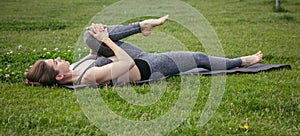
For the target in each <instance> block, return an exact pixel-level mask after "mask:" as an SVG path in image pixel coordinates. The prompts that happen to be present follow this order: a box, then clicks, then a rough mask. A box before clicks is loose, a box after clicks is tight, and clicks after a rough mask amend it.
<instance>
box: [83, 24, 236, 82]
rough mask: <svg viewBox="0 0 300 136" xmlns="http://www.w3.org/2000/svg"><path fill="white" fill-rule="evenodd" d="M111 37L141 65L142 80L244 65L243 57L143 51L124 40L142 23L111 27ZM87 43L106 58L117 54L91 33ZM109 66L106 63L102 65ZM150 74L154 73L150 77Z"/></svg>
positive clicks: (136, 30)
mask: <svg viewBox="0 0 300 136" xmlns="http://www.w3.org/2000/svg"><path fill="white" fill-rule="evenodd" d="M108 32H109V37H110V38H111V39H112V40H113V41H114V42H115V43H116V44H117V45H118V46H120V47H121V48H122V49H123V50H124V51H125V52H127V54H128V55H129V56H130V57H132V58H133V60H134V61H135V62H137V66H138V68H139V70H140V72H141V77H142V80H147V79H158V78H162V77H165V76H172V75H175V74H178V73H180V72H185V71H188V70H191V69H193V68H205V69H208V70H222V69H231V68H234V67H239V66H241V64H242V60H241V59H240V58H235V59H228V58H221V57H213V56H208V55H206V54H203V53H201V52H167V53H158V54H153V53H147V52H144V51H143V50H141V49H140V48H138V47H136V46H134V45H132V44H130V43H127V42H124V41H120V40H121V39H122V38H125V37H127V36H130V35H133V34H136V33H139V32H140V25H139V23H133V24H129V25H119V26H111V27H108ZM84 41H85V42H86V44H87V45H88V46H89V47H90V48H91V49H92V50H93V51H95V52H98V55H101V56H104V57H110V56H113V55H114V53H113V52H112V50H111V49H109V48H108V47H107V46H106V45H105V44H104V43H102V42H100V41H98V40H96V39H95V38H94V37H93V36H91V35H90V34H89V32H88V31H86V32H85V34H84ZM101 63H103V64H105V62H101ZM149 72H150V74H149Z"/></svg>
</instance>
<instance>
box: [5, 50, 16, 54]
mask: <svg viewBox="0 0 300 136" xmlns="http://www.w3.org/2000/svg"><path fill="white" fill-rule="evenodd" d="M13 53H14V52H13V51H12V50H11V51H9V52H7V53H6V54H7V55H10V54H13Z"/></svg>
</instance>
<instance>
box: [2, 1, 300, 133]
mask: <svg viewBox="0 0 300 136" xmlns="http://www.w3.org/2000/svg"><path fill="white" fill-rule="evenodd" d="M114 2H117V0H101V1H96V0H75V1H71V0H51V1H46V0H41V1H34V0H25V1H19V0H15V1H13V0H5V1H1V2H0V5H1V9H0V48H1V50H0V60H1V64H0V79H1V82H0V89H1V90H0V109H1V110H0V135H106V133H105V132H104V131H103V130H101V129H99V128H97V127H96V125H95V124H94V123H91V122H90V120H89V119H88V117H86V116H85V114H84V112H83V111H82V109H81V107H80V104H79V102H78V100H77V96H76V91H73V90H68V89H65V88H58V87H50V88H43V87H30V86H25V85H24V84H23V81H24V80H25V72H26V70H28V68H29V67H30V65H32V64H33V63H34V62H35V61H36V60H38V59H44V58H54V57H58V56H60V57H62V58H65V59H67V60H69V61H71V62H72V61H73V55H74V54H73V51H74V50H78V49H77V47H75V45H76V42H77V40H78V37H79V36H80V34H82V32H83V30H84V28H85V26H86V25H87V24H88V23H89V21H90V20H91V18H92V17H93V16H94V15H96V14H97V13H98V12H100V11H101V10H102V9H104V8H105V7H108V6H109V5H110V4H113V3H114ZM184 2H186V3H188V4H190V5H191V6H193V7H194V8H196V9H197V10H198V11H199V12H201V13H202V14H203V15H204V16H205V17H206V19H207V20H208V21H209V22H210V24H211V25H212V26H213V28H214V29H215V31H216V33H217V35H218V37H219V39H220V41H221V43H222V48H223V50H224V52H225V54H226V57H237V56H241V55H248V54H252V53H255V52H256V51H258V50H262V51H263V52H264V59H263V63H268V64H290V65H291V66H292V69H291V70H287V69H283V70H275V71H271V72H266V73H264V72H262V73H258V74H236V75H230V76H227V77H226V85H225V89H226V91H225V93H224V95H223V98H222V101H221V103H220V105H219V107H218V109H217V111H216V113H215V114H214V115H213V116H212V118H211V119H210V121H209V122H208V123H207V124H205V125H204V126H199V125H198V122H199V120H200V118H201V113H202V110H203V108H204V106H205V103H206V101H207V99H208V96H209V93H210V85H211V78H212V77H206V76H205V77H204V76H199V77H197V78H199V80H200V81H201V83H200V85H201V88H199V90H195V91H198V92H199V93H198V98H197V102H196V104H195V106H194V108H193V110H192V111H191V113H190V114H189V116H188V117H187V119H186V120H185V121H183V122H182V123H181V124H180V126H179V127H177V128H176V129H174V130H173V131H171V132H170V133H168V135H300V72H299V71H300V55H299V53H300V33H299V32H300V8H299V6H300V0H282V7H283V9H284V10H283V12H274V10H273V6H274V4H275V1H274V0H259V1H258V0H227V1H224V0H214V1H211V0H184ZM116 12H118V11H116ZM149 12H151V11H149ZM170 17H171V18H172V14H170ZM145 18H146V17H145ZM135 20H141V18H136V19H135ZM132 21H134V20H132ZM154 31H155V32H159V31H163V32H167V33H169V34H171V35H173V36H174V37H176V38H178V39H179V40H180V41H181V42H182V43H183V44H185V45H187V48H188V49H189V50H191V51H201V52H205V50H204V48H203V47H202V46H201V43H200V42H199V41H197V40H196V39H195V37H193V36H191V33H190V32H188V31H187V30H185V29H182V27H181V26H180V25H179V24H177V23H176V22H174V21H169V22H168V23H166V24H165V25H164V26H161V27H160V28H157V29H155V30H154ZM199 33H201V32H199ZM150 42H151V41H150ZM150 44H151V43H150ZM80 49H81V50H88V49H86V47H80ZM180 82H181V80H180V77H173V78H170V79H169V80H168V81H167V85H166V89H165V92H164V95H163V96H162V98H161V99H160V100H159V101H158V102H157V103H155V104H152V105H149V106H137V105H131V104H129V103H128V102H126V101H125V100H123V99H122V98H121V97H120V96H119V95H118V93H117V91H116V90H115V89H114V88H110V87H108V88H107V87H104V88H100V89H99V92H100V94H101V95H102V97H103V99H104V100H105V102H106V103H107V104H108V105H109V107H110V108H111V109H112V110H113V111H114V112H115V113H117V114H118V115H120V116H122V117H124V118H128V119H131V120H137V121H138V120H146V121H147V120H151V119H155V118H158V117H160V116H162V115H164V113H166V112H168V111H169V110H170V108H171V107H172V105H174V104H175V103H176V100H177V98H178V97H179V94H180ZM134 88H135V90H137V92H138V93H140V94H146V93H147V92H148V91H149V88H150V87H149V86H148V85H143V86H135V87H134ZM246 118H248V119H249V121H248V122H249V129H248V131H245V130H244V129H243V125H244V124H245V119H246Z"/></svg>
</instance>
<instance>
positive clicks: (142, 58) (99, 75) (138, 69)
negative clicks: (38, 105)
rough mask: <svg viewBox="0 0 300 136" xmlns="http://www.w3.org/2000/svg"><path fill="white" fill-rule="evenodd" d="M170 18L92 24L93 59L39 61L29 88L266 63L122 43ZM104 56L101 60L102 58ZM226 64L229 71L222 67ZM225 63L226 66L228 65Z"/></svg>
mask: <svg viewBox="0 0 300 136" xmlns="http://www.w3.org/2000/svg"><path fill="white" fill-rule="evenodd" d="M167 19H168V16H164V17H162V18H159V19H148V20H144V21H142V22H137V23H133V24H128V25H116V26H105V25H101V24H92V26H90V27H88V28H87V31H86V32H85V34H84V41H85V42H86V44H87V45H88V46H89V47H90V48H91V52H90V55H88V56H87V57H85V58H83V59H82V60H80V61H78V62H76V63H74V64H72V65H70V63H69V62H68V61H65V60H62V59H61V58H56V59H48V60H39V61H37V62H36V63H35V64H34V65H33V66H32V68H31V69H30V70H29V71H28V73H27V75H26V78H27V79H26V84H28V85H43V86H51V85H55V84H58V85H68V84H71V85H72V84H77V85H79V84H93V83H95V82H96V83H97V84H98V85H106V84H107V85H114V84H115V83H126V82H137V81H144V80H148V79H159V78H162V77H165V76H172V75H176V74H178V73H180V72H184V71H188V70H191V69H193V68H205V69H208V70H211V68H212V67H213V70H218V69H231V68H235V67H248V66H251V65H254V64H256V63H258V62H260V61H261V60H262V56H263V54H262V52H261V51H259V52H258V53H256V54H254V55H250V56H244V57H240V58H234V59H228V58H220V57H213V56H208V55H205V54H203V53H201V52H166V53H158V54H153V53H147V52H145V51H143V50H141V49H140V48H138V47H136V46H134V45H132V44H130V43H127V42H124V41H120V40H121V39H123V38H125V37H128V36H130V35H133V34H137V33H142V34H143V35H144V36H148V35H150V34H151V31H152V28H153V27H155V26H159V25H162V24H164V23H165V22H166V20H167ZM100 56H101V57H100ZM221 62H225V63H226V68H223V67H222V66H220V64H221ZM225 63H224V64H225Z"/></svg>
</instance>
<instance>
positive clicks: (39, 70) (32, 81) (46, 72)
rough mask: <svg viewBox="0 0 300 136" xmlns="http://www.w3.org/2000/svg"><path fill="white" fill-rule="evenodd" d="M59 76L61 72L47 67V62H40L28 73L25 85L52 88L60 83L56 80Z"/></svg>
mask: <svg viewBox="0 0 300 136" xmlns="http://www.w3.org/2000/svg"><path fill="white" fill-rule="evenodd" d="M58 74H59V71H57V70H55V69H54V68H53V67H52V66H49V65H47V63H46V62H45V61H43V60H39V61H37V62H35V64H34V65H33V66H32V67H31V68H30V69H29V71H28V72H27V74H26V81H25V84H27V85H42V86H52V85H55V84H57V83H58V82H57V80H56V79H55V77H56V76H57V75H58Z"/></svg>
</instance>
